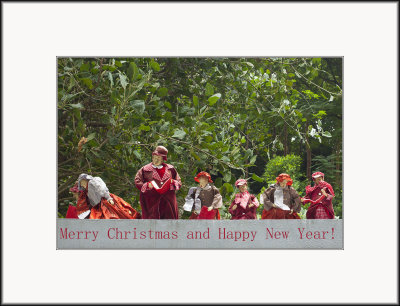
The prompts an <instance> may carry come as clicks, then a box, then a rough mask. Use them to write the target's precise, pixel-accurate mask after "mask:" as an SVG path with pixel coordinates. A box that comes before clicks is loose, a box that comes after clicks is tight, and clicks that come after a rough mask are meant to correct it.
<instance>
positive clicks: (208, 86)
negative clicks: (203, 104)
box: [206, 83, 214, 96]
mask: <svg viewBox="0 0 400 306" xmlns="http://www.w3.org/2000/svg"><path fill="white" fill-rule="evenodd" d="M213 94H214V87H213V86H212V85H211V84H209V83H207V84H206V96H211V95H213Z"/></svg>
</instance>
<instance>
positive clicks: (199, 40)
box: [2, 2, 398, 303]
mask: <svg viewBox="0 0 400 306" xmlns="http://www.w3.org/2000/svg"><path fill="white" fill-rule="evenodd" d="M2 9H3V14H2V15H3V16H2V17H3V18H2V22H3V27H2V29H3V44H2V46H3V62H2V68H3V71H2V72H3V118H2V119H3V131H4V133H3V150H4V151H3V153H4V163H3V166H4V167H3V171H4V173H3V178H5V180H4V182H3V206H2V209H3V211H2V213H3V214H2V221H3V231H2V234H3V264H2V268H3V269H2V272H3V282H2V284H3V302H4V303H33V302H36V303H54V302H64V303H71V302H92V303H96V302H97V303H100V302H103V303H104V302H105V303H118V302H126V303H128V302H129V303H150V302H153V303H178V302H186V303H194V302H197V303H210V302H217V303H218V302H219V303H284V302H285V303H302V302H303V303H305V302H307V303H312V302H329V303H344V302H349V303H351V302H358V303H378V302H380V303H384V302H386V303H389V302H390V303H394V302H397V301H398V300H397V291H396V288H397V281H398V278H397V274H396V271H397V255H398V254H397V222H398V220H397V194H396V186H397V175H396V169H397V153H398V152H397V119H398V118H397V117H396V115H397V101H398V96H397V94H398V91H397V88H396V85H397V73H398V71H397V69H396V68H397V64H398V63H397V51H398V49H397V43H398V41H397V36H398V33H397V30H396V29H397V18H398V15H397V11H398V4H397V3H396V2H392V3H383V4H382V3H340V4H339V3H279V4H278V3H249V4H244V3H224V4H222V3H192V4H188V3H185V4H180V3H179V4H178V3H165V4H164V3H150V4H144V3H117V4H110V3H97V4H93V3H91V4H89V3H73V4H72V3H26V2H25V3H9V2H2ZM66 55H71V56H72V55H75V56H85V55H104V56H105V55H109V56H120V55H121V56H128V55H129V56H152V55H153V56H154V55H163V56H200V55H204V56H210V55H212V56H239V55H245V56H279V55H280V56H285V55H289V56H312V55H316V56H344V58H345V67H344V68H345V70H344V76H345V89H344V90H345V101H344V103H345V104H344V118H345V119H344V120H345V121H344V131H345V137H344V150H345V151H344V175H345V187H344V188H345V208H346V209H345V211H346V214H345V229H344V234H345V239H344V241H345V250H344V251H326V250H325V251H315V250H312V251H308V250H301V251H295V250H290V251H285V250H265V251H264V250H259V251H252V250H239V251H234V250H230V251H227V250H204V251H203V250H196V251H191V250H123V251H119V250H102V251H94V250H87V251H72V250H71V251H56V249H55V234H54V229H55V218H54V201H55V198H56V183H55V173H56V133H57V131H56V106H55V103H56V101H55V100H56V92H55V89H56V78H55V76H56V56H66ZM376 190H379V197H378V196H377V195H378V191H376ZM371 192H372V194H371ZM16 212H17V213H16ZM375 216H376V217H375ZM187 262H192V263H189V264H188V263H187ZM117 263H118V264H117ZM240 265H241V266H242V268H239V266H240ZM82 267H85V268H84V269H82ZM102 286H106V289H104V290H101V289H99V288H101V287H102ZM241 286H243V289H241V290H239V288H242V287H241ZM192 287H194V288H197V290H192V289H190V288H192ZM91 288H92V289H94V288H96V289H94V290H92V289H91Z"/></svg>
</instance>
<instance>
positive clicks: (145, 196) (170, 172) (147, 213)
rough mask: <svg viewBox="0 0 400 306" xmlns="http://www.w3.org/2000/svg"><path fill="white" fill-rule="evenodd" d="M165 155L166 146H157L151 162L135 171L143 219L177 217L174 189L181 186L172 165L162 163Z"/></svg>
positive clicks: (165, 157)
mask: <svg viewBox="0 0 400 306" xmlns="http://www.w3.org/2000/svg"><path fill="white" fill-rule="evenodd" d="M167 155H168V150H167V148H165V147H163V146H157V148H156V149H155V151H154V152H153V153H152V162H151V163H150V164H147V165H145V166H143V167H142V168H140V170H139V171H138V172H137V173H136V176H135V185H136V187H137V188H138V189H139V190H140V206H141V208H142V218H143V219H178V204H177V202H176V194H175V191H176V190H179V189H180V188H181V186H182V182H181V178H180V177H179V174H178V172H177V171H176V169H175V168H174V166H172V165H170V164H166V163H164V161H166V160H167Z"/></svg>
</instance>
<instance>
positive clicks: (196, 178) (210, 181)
mask: <svg viewBox="0 0 400 306" xmlns="http://www.w3.org/2000/svg"><path fill="white" fill-rule="evenodd" d="M200 176H206V177H207V178H208V182H209V183H212V182H213V181H212V179H211V175H210V174H208V173H207V172H205V171H201V172H199V173H198V174H197V175H196V177H195V178H194V180H195V181H196V182H197V183H200V181H199V177H200Z"/></svg>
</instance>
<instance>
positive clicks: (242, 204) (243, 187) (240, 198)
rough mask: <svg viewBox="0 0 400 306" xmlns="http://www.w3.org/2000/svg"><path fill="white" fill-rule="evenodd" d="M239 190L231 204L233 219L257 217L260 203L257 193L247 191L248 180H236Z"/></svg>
mask: <svg viewBox="0 0 400 306" xmlns="http://www.w3.org/2000/svg"><path fill="white" fill-rule="evenodd" d="M235 186H236V187H237V188H238V189H239V192H238V193H237V194H236V195H235V199H234V200H233V201H232V203H231V205H230V206H229V209H228V211H229V213H230V214H231V215H232V218H231V219H232V220H243V219H257V207H258V206H259V205H260V203H259V202H258V200H257V198H256V196H255V195H252V194H250V193H249V192H248V191H247V181H246V180H245V179H239V180H237V181H236V182H235Z"/></svg>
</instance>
